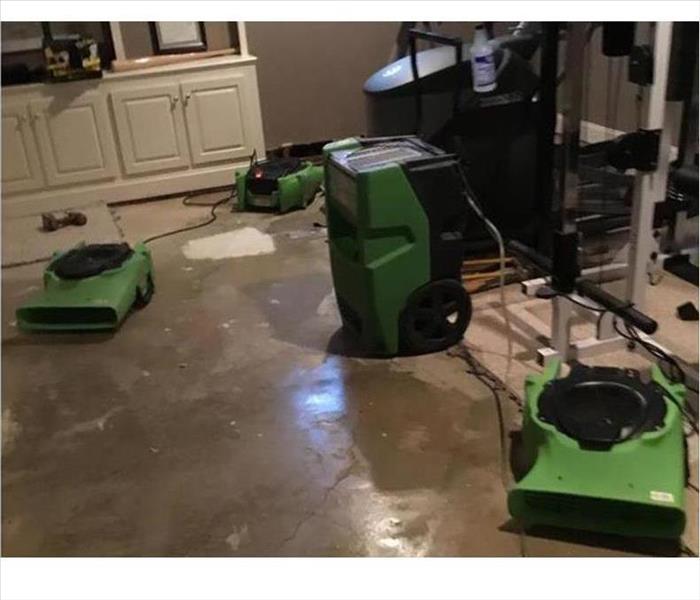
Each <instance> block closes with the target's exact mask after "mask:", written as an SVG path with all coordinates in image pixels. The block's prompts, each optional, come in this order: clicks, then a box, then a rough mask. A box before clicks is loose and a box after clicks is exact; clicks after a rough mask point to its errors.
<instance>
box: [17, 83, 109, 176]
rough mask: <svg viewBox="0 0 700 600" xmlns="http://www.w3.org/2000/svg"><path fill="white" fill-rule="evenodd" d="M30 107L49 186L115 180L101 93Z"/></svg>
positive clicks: (48, 100)
mask: <svg viewBox="0 0 700 600" xmlns="http://www.w3.org/2000/svg"><path fill="white" fill-rule="evenodd" d="M29 106H30V112H31V115H32V122H33V124H34V131H35V132H36V136H37V140H38V142H39V152H40V154H41V159H42V162H43V165H44V169H45V171H46V179H47V181H48V183H49V185H66V184H74V183H84V182H90V181H99V180H102V179H112V178H114V176H115V175H116V172H117V157H116V152H115V149H114V139H113V136H112V128H111V126H110V123H109V116H108V113H107V104H106V102H105V98H104V96H103V95H102V94H101V93H100V92H98V91H87V92H84V93H82V94H80V95H79V96H76V97H73V98H70V99H65V98H64V97H63V96H60V95H57V96H55V97H53V98H38V99H36V100H32V101H31V102H30V104H29Z"/></svg>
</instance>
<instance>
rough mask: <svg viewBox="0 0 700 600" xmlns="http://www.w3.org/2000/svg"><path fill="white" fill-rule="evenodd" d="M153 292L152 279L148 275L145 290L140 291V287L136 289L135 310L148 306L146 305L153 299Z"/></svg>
mask: <svg viewBox="0 0 700 600" xmlns="http://www.w3.org/2000/svg"><path fill="white" fill-rule="evenodd" d="M154 291H155V285H154V284H153V277H151V276H150V275H148V277H146V287H145V289H143V290H142V289H141V288H140V287H137V288H136V298H135V299H134V306H135V307H136V308H143V307H144V306H146V305H148V303H149V302H150V301H151V298H153V292H154Z"/></svg>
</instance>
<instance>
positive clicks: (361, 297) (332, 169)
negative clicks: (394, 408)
mask: <svg viewBox="0 0 700 600" xmlns="http://www.w3.org/2000/svg"><path fill="white" fill-rule="evenodd" d="M360 146H361V144H360V142H359V141H358V140H357V139H355V138H349V139H345V140H340V141H338V142H333V143H331V144H328V145H326V146H325V147H324V149H323V155H324V171H325V199H326V213H327V218H328V245H329V250H330V260H331V270H332V274H333V286H334V288H335V294H336V299H337V301H338V307H339V309H340V313H341V316H342V319H343V324H344V326H345V327H348V328H349V329H351V330H352V331H353V332H354V333H355V334H356V335H357V336H358V337H359V339H360V340H361V344H362V346H363V348H365V349H367V350H368V351H369V352H371V353H375V354H379V355H393V354H396V353H398V351H399V316H400V313H401V311H402V309H403V307H404V305H405V302H406V299H407V297H408V296H409V294H411V293H412V292H413V291H414V290H415V289H416V288H418V287H420V286H422V285H424V284H426V283H428V281H429V280H430V237H429V236H430V229H429V223H428V218H427V216H426V214H425V211H424V210H423V207H422V205H421V203H420V201H419V200H418V198H417V197H416V195H415V194H414V192H413V188H412V187H411V185H410V183H409V181H408V179H407V178H406V175H405V173H404V171H403V169H402V168H401V167H400V166H399V165H397V164H388V165H386V166H384V167H382V168H378V169H375V170H372V171H368V172H360V173H357V174H356V175H355V176H354V177H351V176H350V175H349V174H347V173H346V172H344V171H343V170H341V169H340V168H339V167H338V166H337V165H335V164H334V163H333V160H332V157H333V153H334V152H337V151H342V150H350V149H354V148H359V147H360ZM397 207H400V210H397Z"/></svg>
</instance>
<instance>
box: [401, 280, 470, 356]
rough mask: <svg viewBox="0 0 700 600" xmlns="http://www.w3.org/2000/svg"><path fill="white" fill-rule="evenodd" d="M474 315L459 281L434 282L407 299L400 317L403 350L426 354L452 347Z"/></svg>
mask: <svg viewBox="0 0 700 600" xmlns="http://www.w3.org/2000/svg"><path fill="white" fill-rule="evenodd" d="M471 316H472V303H471V299H470V297H469V294H468V293H467V290H465V289H464V287H463V286H462V284H461V283H460V282H459V281H456V280H454V279H441V280H439V281H431V282H430V283H428V284H426V285H424V286H422V287H420V288H418V289H417V290H415V291H414V292H413V293H412V294H411V295H410V296H409V297H408V299H407V301H406V306H405V307H404V309H403V312H402V313H401V318H400V320H399V336H400V342H401V347H402V350H403V351H404V352H406V353H409V354H425V353H428V352H437V351H439V350H444V349H445V348H448V347H450V346H453V345H454V344H456V343H457V342H459V341H460V340H461V339H462V336H463V335H464V332H465V331H466V329H467V325H469V321H470V320H471Z"/></svg>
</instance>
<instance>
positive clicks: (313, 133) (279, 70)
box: [246, 23, 398, 148]
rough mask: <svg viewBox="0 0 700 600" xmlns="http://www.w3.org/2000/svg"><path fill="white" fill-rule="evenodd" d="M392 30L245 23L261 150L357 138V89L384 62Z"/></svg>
mask: <svg viewBox="0 0 700 600" xmlns="http://www.w3.org/2000/svg"><path fill="white" fill-rule="evenodd" d="M397 31H398V23H246V33H247V36H248V47H249V51H250V53H251V54H254V55H255V56H257V57H258V59H259V60H258V64H257V70H258V81H259V85H260V102H261V105H262V115H263V128H264V130H265V144H266V145H267V147H268V148H273V147H276V146H278V145H280V144H282V143H285V142H293V143H304V142H312V141H319V140H325V139H332V138H339V137H343V136H348V135H353V134H358V133H362V132H363V131H364V126H365V117H364V98H363V94H362V85H363V83H364V82H365V80H366V79H367V77H369V75H371V74H372V73H373V72H374V71H376V70H377V69H379V68H380V67H381V66H382V65H384V64H386V63H387V61H388V59H389V56H390V54H391V49H392V44H393V41H394V37H395V35H396V32H397Z"/></svg>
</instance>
